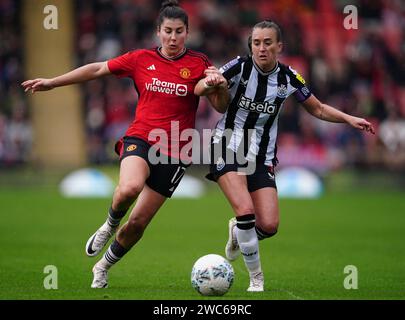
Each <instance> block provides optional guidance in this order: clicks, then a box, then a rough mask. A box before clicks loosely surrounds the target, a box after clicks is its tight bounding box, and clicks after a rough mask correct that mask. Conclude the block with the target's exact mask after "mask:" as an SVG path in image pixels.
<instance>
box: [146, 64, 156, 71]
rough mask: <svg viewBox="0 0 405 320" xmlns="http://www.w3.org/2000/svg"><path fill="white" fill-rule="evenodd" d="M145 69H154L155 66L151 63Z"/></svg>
mask: <svg viewBox="0 0 405 320" xmlns="http://www.w3.org/2000/svg"><path fill="white" fill-rule="evenodd" d="M146 69H148V70H156V68H155V65H154V64H152V65H151V66H149V67H147V68H146Z"/></svg>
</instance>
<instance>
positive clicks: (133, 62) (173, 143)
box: [108, 48, 211, 159]
mask: <svg viewBox="0 0 405 320" xmlns="http://www.w3.org/2000/svg"><path fill="white" fill-rule="evenodd" d="M209 66H211V63H210V62H209V60H208V58H207V57H206V56H205V55H204V54H202V53H199V52H196V51H192V50H190V49H187V50H186V51H185V52H184V53H183V54H182V55H180V56H178V57H176V58H174V59H168V58H166V57H164V56H163V55H162V54H161V53H160V50H159V49H158V48H154V49H140V50H135V51H131V52H128V53H126V54H124V55H122V56H119V57H117V58H115V59H111V60H109V61H108V68H109V69H110V71H111V73H113V74H115V75H117V76H118V77H129V78H131V79H132V80H133V81H134V85H135V89H136V91H137V92H138V95H139V99H138V105H137V107H136V112H135V118H134V120H133V122H132V123H131V125H130V126H129V128H128V130H127V132H126V134H125V135H126V136H134V137H138V138H141V139H143V140H145V141H147V142H149V143H150V144H152V145H153V144H156V146H158V147H159V148H160V152H162V153H163V154H166V155H169V156H171V157H173V158H177V159H184V157H181V156H180V154H179V152H180V151H181V150H182V147H183V146H185V145H186V144H188V143H189V141H191V139H190V137H187V138H188V139H186V140H185V137H181V133H182V132H183V131H184V130H186V129H194V127H195V115H196V111H197V107H198V102H199V97H198V96H196V95H194V87H195V85H196V84H197V82H198V81H199V80H200V79H202V78H204V77H205V74H204V70H205V69H206V68H208V67H209ZM165 134H166V135H167V138H168V139H164V138H162V137H164V135H165ZM184 140H185V141H184ZM187 149H188V148H187ZM189 156H190V155H189ZM187 158H188V159H189V157H187Z"/></svg>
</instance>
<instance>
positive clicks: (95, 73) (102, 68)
mask: <svg viewBox="0 0 405 320" xmlns="http://www.w3.org/2000/svg"><path fill="white" fill-rule="evenodd" d="M110 73H111V72H110V70H109V69H108V66H107V61H104V62H95V63H90V64H86V65H84V66H82V67H79V68H77V69H74V70H72V71H70V72H68V73H65V74H63V75H61V76H58V77H55V78H52V79H43V78H37V79H33V80H27V81H24V82H23V83H22V84H21V85H22V87H23V88H24V90H25V92H27V91H31V92H32V93H34V92H36V91H47V90H51V89H53V88H56V87H62V86H67V85H70V84H75V83H80V82H85V81H88V80H93V79H96V78H100V77H102V76H105V75H108V74H110Z"/></svg>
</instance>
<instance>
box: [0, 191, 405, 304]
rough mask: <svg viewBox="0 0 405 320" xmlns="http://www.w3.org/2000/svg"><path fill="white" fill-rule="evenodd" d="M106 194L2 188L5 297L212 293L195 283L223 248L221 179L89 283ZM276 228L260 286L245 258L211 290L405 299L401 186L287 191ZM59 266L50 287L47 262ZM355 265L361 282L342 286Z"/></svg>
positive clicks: (168, 210)
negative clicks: (225, 284)
mask: <svg viewBox="0 0 405 320" xmlns="http://www.w3.org/2000/svg"><path fill="white" fill-rule="evenodd" d="M109 201H110V200H109V199H65V198H62V197H61V196H60V195H59V194H58V191H57V189H56V188H48V189H43V188H38V189H36V190H34V189H32V188H30V189H21V188H11V189H10V188H8V189H5V188H2V189H1V190H0V204H1V209H0V210H1V219H2V221H1V223H0V243H1V258H0V299H168V300H172V299H212V298H207V297H202V296H200V295H199V294H198V293H197V292H195V291H194V289H193V288H192V287H191V284H190V272H191V267H192V265H193V263H194V261H195V260H196V259H197V258H199V257H200V256H202V255H205V254H208V253H217V254H221V255H224V253H223V248H224V245H225V242H226V239H227V223H228V219H229V218H230V217H231V210H230V207H229V205H228V204H227V203H226V201H225V199H224V198H223V196H222V194H221V193H220V192H219V190H218V189H217V188H216V187H213V188H212V189H210V191H209V193H208V194H207V195H206V196H205V197H204V198H202V199H199V200H180V199H171V200H169V201H167V202H166V204H165V205H164V207H163V208H162V209H161V211H160V212H159V213H158V215H157V216H156V217H155V219H154V220H153V221H152V223H151V225H150V226H149V228H148V229H147V230H146V233H145V235H144V237H143V239H142V240H141V241H140V242H139V243H138V245H137V246H136V247H134V248H133V250H131V251H130V252H129V253H128V254H127V256H125V258H124V259H123V260H122V261H120V262H119V263H118V264H117V265H116V266H115V267H114V268H113V269H112V270H111V271H110V274H109V275H110V280H109V286H110V288H108V289H102V290H94V289H90V283H91V280H92V273H91V268H92V266H93V264H94V263H95V262H96V261H97V259H98V258H97V257H96V258H88V257H87V256H86V255H85V252H84V245H85V243H86V241H87V239H88V237H89V236H90V235H91V234H92V233H93V232H94V231H95V230H96V228H98V227H99V225H100V224H101V223H103V222H104V220H105V218H106V212H107V207H108V206H109V204H110V202H109ZM280 212H281V223H280V229H279V233H278V234H277V235H276V236H275V237H274V238H272V239H268V240H266V241H262V242H260V250H261V257H262V267H263V269H264V272H265V280H266V283H265V289H266V291H265V292H263V293H247V292H246V288H247V286H248V276H247V272H246V270H245V267H244V264H243V260H242V259H241V258H239V259H238V260H237V261H235V262H234V263H233V266H234V269H235V282H234V284H233V286H232V288H231V290H230V291H229V292H228V293H227V294H226V295H225V296H223V297H220V298H218V297H216V298H213V299H235V300H238V299H267V300H272V299H404V298H405V241H404V239H405V238H404V237H405V195H404V193H399V192H398V193H388V192H387V193H381V192H362V193H357V192H350V193H349V192H347V193H337V194H325V195H324V196H323V197H322V198H320V199H318V200H291V199H281V200H280ZM47 265H54V266H56V267H57V270H58V289H57V290H46V289H45V288H44V285H43V282H44V279H45V277H46V276H47V274H45V273H44V268H45V266H47ZM347 265H354V266H356V267H357V270H358V289H356V290H354V289H352V290H347V289H345V288H344V286H343V282H344V280H345V277H346V276H348V274H345V273H344V268H345V266H347Z"/></svg>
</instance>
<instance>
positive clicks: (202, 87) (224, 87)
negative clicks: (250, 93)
mask: <svg viewBox="0 0 405 320" xmlns="http://www.w3.org/2000/svg"><path fill="white" fill-rule="evenodd" d="M205 74H206V77H205V78H204V79H201V80H200V81H199V82H198V83H197V85H196V86H195V88H194V94H195V95H197V96H207V98H208V100H209V101H210V103H211V105H212V106H213V107H214V109H215V110H217V111H218V112H220V113H224V112H225V111H226V109H227V108H228V103H229V97H230V95H229V92H228V81H227V80H226V79H225V78H224V76H223V75H222V73H221V72H220V71H219V70H218V69H217V68H215V67H209V68H208V69H207V70H205Z"/></svg>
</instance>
